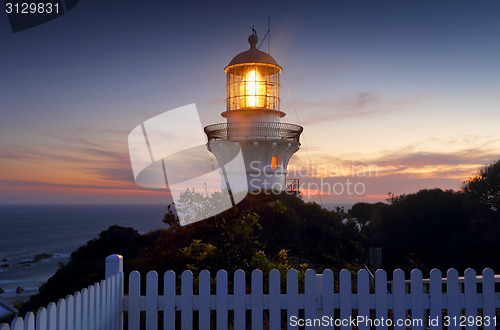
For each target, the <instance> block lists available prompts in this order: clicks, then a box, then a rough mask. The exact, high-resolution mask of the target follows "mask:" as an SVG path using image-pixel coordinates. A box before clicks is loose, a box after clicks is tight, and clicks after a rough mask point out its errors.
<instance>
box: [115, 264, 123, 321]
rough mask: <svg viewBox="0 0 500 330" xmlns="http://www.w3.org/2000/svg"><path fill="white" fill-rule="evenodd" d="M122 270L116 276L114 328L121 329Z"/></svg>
mask: <svg viewBox="0 0 500 330" xmlns="http://www.w3.org/2000/svg"><path fill="white" fill-rule="evenodd" d="M123 294H124V292H123V272H120V273H118V275H117V277H116V295H115V298H116V313H115V314H116V329H117V330H122V329H123Z"/></svg>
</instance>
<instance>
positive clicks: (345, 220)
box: [21, 161, 500, 314]
mask: <svg viewBox="0 0 500 330" xmlns="http://www.w3.org/2000/svg"><path fill="white" fill-rule="evenodd" d="M499 178H500V161H497V162H496V163H493V164H492V165H490V166H488V167H485V168H483V169H482V170H481V171H480V172H479V173H478V174H477V175H476V176H475V177H473V178H471V179H470V180H469V181H468V182H465V183H464V186H463V190H462V191H459V192H454V191H443V190H441V189H432V190H421V191H419V192H417V193H414V194H408V195H402V196H393V195H390V196H389V198H388V200H387V203H376V204H368V203H358V204H355V205H354V206H353V207H352V209H351V210H349V212H347V213H346V212H344V210H343V209H340V208H337V209H336V210H335V211H328V210H326V209H324V208H322V207H320V206H319V205H317V204H315V203H305V202H303V201H302V200H301V199H299V198H298V197H296V196H293V195H287V194H284V193H283V194H280V195H266V194H260V195H248V196H247V197H246V198H245V200H244V201H242V202H241V203H239V204H238V205H237V206H236V207H234V208H232V209H230V210H228V211H226V212H224V213H221V214H219V215H216V216H214V217H212V218H210V219H207V220H204V221H200V222H197V223H194V224H192V225H189V226H185V227H182V226H180V225H179V222H178V219H177V218H176V217H175V216H174V214H173V212H172V210H171V209H168V213H167V214H166V215H165V218H164V219H163V221H164V222H165V223H166V224H168V225H169V228H168V229H164V230H156V231H153V232H149V233H147V234H144V235H140V234H139V233H138V232H137V231H136V230H134V229H132V228H122V227H119V226H112V227H110V228H109V229H107V230H106V231H103V232H102V233H101V234H99V237H98V238H96V239H93V240H91V241H89V242H88V243H87V244H86V245H85V246H82V247H80V248H79V249H78V250H77V251H75V252H73V253H72V255H71V258H70V260H69V262H68V263H67V264H66V265H64V266H63V267H61V268H60V269H59V270H58V271H57V273H56V274H55V275H54V276H52V277H51V278H50V279H49V280H48V281H47V283H45V284H44V285H43V286H42V287H41V288H40V293H39V294H38V295H36V296H33V297H31V299H30V300H29V301H28V302H27V303H25V304H24V306H23V307H22V310H21V314H24V313H25V312H27V311H31V310H36V309H37V308H38V307H40V306H46V305H47V304H48V303H49V302H51V301H57V300H58V299H59V298H61V297H65V296H66V295H68V294H72V293H73V292H75V291H78V290H81V289H82V288H83V287H87V286H88V285H90V284H93V283H94V282H97V281H100V280H101V279H103V278H104V259H105V258H106V256H108V255H110V254H113V253H118V254H121V255H123V257H124V260H125V262H124V271H125V273H126V274H128V273H129V272H130V271H132V270H138V271H140V272H141V274H144V275H145V274H146V273H147V271H149V270H156V271H157V272H158V273H159V274H163V273H164V272H165V271H167V270H174V271H175V272H176V273H177V274H178V275H180V274H181V273H182V271H184V270H186V269H189V270H191V271H192V272H193V273H194V276H195V278H196V277H197V274H198V273H199V271H201V270H203V269H207V270H209V271H210V272H211V274H212V275H213V276H214V275H215V273H216V272H217V271H218V270H220V269H225V270H226V271H228V274H229V279H231V277H232V273H233V272H234V271H235V270H237V269H243V270H245V271H246V273H247V274H248V275H249V274H250V273H251V271H252V270H254V269H256V268H259V269H261V270H262V271H263V272H264V274H266V273H268V272H269V270H271V269H273V268H277V269H279V270H280V271H281V273H282V276H283V278H284V276H285V275H286V271H287V270H289V269H291V268H295V269H297V270H299V271H300V272H301V274H303V272H304V270H305V269H307V268H313V269H316V271H319V272H321V271H323V270H324V269H325V268H330V269H333V270H334V272H335V273H337V272H338V271H340V270H341V269H343V268H346V269H349V270H351V271H353V272H355V271H357V270H359V269H362V268H364V265H365V264H367V263H368V248H369V247H381V248H382V252H383V259H382V266H381V268H383V269H385V270H387V271H389V272H391V271H392V270H394V269H396V268H401V269H403V270H405V271H406V272H407V276H408V275H409V273H408V272H409V271H410V270H411V269H413V268H416V267H418V268H420V269H421V270H422V271H423V272H424V276H425V274H426V272H427V271H429V270H430V269H432V268H439V269H441V271H443V272H446V270H447V269H448V268H451V267H453V268H456V269H457V270H458V271H459V272H460V273H463V271H464V270H465V269H466V268H467V267H472V268H475V269H476V270H477V271H478V272H480V271H481V270H482V269H483V268H485V267H491V268H493V270H495V272H498V270H499V269H500V259H499V257H498V255H497V254H498V253H496V252H498V251H499V250H500V239H499V238H500V208H499V205H500V204H499V201H500V184H499ZM495 180H496V181H495ZM198 197H200V196H198ZM159 221H160V219H159ZM389 277H390V275H389ZM144 278H145V276H143V279H144ZM161 282H162V281H160V290H161V289H162V288H161V284H162V283H161ZM126 285H127V283H126ZM126 285H125V288H126Z"/></svg>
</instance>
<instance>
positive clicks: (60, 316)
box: [57, 298, 66, 330]
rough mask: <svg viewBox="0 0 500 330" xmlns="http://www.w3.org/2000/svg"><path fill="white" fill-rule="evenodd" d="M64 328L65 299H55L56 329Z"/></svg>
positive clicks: (62, 329)
mask: <svg viewBox="0 0 500 330" xmlns="http://www.w3.org/2000/svg"><path fill="white" fill-rule="evenodd" d="M64 329H66V299H63V298H61V299H59V300H58V301H57V330H64Z"/></svg>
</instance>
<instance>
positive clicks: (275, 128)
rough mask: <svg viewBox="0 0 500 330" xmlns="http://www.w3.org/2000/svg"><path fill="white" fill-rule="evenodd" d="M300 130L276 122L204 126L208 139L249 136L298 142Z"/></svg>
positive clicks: (298, 127)
mask: <svg viewBox="0 0 500 330" xmlns="http://www.w3.org/2000/svg"><path fill="white" fill-rule="evenodd" d="M302 131H303V128H302V126H299V125H294V124H288V123H277V122H255V123H238V122H237V123H220V124H213V125H209V126H207V127H205V134H207V137H208V140H209V141H211V140H229V139H233V138H236V139H241V138H250V139H280V140H290V141H296V142H299V137H300V134H301V133H302Z"/></svg>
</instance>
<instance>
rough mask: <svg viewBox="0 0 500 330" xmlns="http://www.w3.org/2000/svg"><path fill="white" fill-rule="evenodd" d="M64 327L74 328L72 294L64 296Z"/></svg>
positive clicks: (70, 329) (73, 299)
mask: <svg viewBox="0 0 500 330" xmlns="http://www.w3.org/2000/svg"><path fill="white" fill-rule="evenodd" d="M66 329H67V330H74V329H75V298H74V297H73V295H67V296H66Z"/></svg>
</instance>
